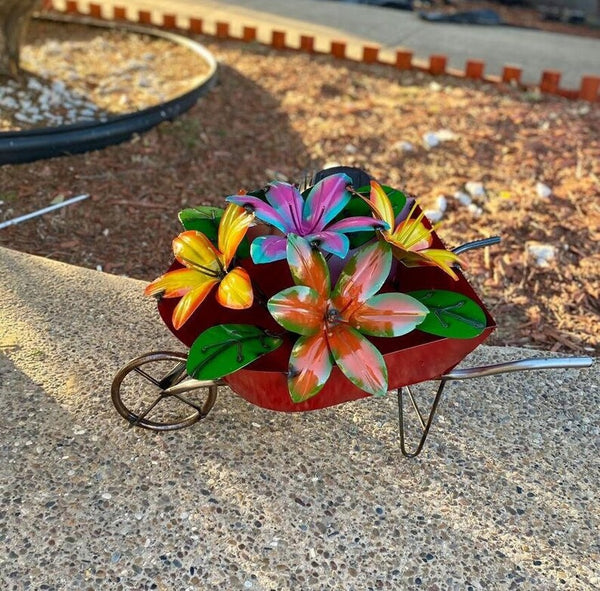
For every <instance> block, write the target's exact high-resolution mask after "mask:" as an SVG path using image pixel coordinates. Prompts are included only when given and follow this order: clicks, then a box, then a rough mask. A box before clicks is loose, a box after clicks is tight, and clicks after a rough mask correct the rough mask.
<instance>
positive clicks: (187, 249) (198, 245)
mask: <svg viewBox="0 0 600 591" xmlns="http://www.w3.org/2000/svg"><path fill="white" fill-rule="evenodd" d="M173 254H174V255H175V258H176V259H177V261H178V262H179V263H181V264H182V265H185V266H186V267H188V268H190V269H197V270H199V271H202V272H204V273H208V274H218V273H219V272H220V270H221V267H222V263H221V256H220V253H219V251H218V250H217V249H216V248H215V247H214V246H213V244H212V243H211V241H210V240H209V239H208V238H207V237H206V236H205V235H204V234H202V233H201V232H196V231H195V230H188V231H187V232H182V233H181V234H179V236H177V237H176V238H175V239H174V240H173Z"/></svg>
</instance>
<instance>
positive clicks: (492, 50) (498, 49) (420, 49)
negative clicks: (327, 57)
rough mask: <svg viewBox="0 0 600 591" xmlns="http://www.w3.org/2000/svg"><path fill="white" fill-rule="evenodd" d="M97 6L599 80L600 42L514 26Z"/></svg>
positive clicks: (274, 3)
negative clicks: (405, 49) (149, 12)
mask: <svg viewBox="0 0 600 591" xmlns="http://www.w3.org/2000/svg"><path fill="white" fill-rule="evenodd" d="M54 3H55V5H56V6H62V5H64V3H65V2H64V0H55V2H54ZM82 4H84V5H85V4H86V2H82ZM98 4H100V5H101V6H102V7H103V9H104V10H105V14H106V16H109V15H112V7H113V6H114V5H115V4H116V5H125V6H126V7H127V10H128V12H129V14H130V15H131V18H135V16H136V15H137V11H138V10H140V9H142V10H150V11H151V12H152V13H153V15H154V17H155V22H157V23H159V22H162V21H161V17H162V14H163V13H170V14H176V15H177V16H178V18H179V21H180V25H182V26H187V21H188V19H189V17H196V18H202V19H203V21H204V23H205V25H206V27H207V30H209V31H212V30H214V27H215V23H216V22H218V21H222V22H227V23H230V24H231V27H232V31H233V32H234V34H236V35H237V36H240V37H241V31H242V27H243V26H254V27H257V29H258V33H259V39H261V40H263V41H265V42H270V39H271V37H270V35H271V31H272V30H273V29H281V30H284V31H286V33H287V34H288V40H289V41H290V42H291V43H293V44H295V45H299V41H298V39H299V36H300V35H301V34H307V35H314V36H315V37H316V38H317V47H318V49H320V50H323V51H328V50H329V48H330V44H331V41H333V40H340V39H341V40H345V41H347V42H348V47H349V55H351V56H352V57H359V56H360V55H361V51H362V46H363V45H364V44H365V43H368V44H373V43H376V44H379V45H381V46H382V48H383V51H382V56H383V57H384V58H386V59H389V61H392V62H393V53H394V52H395V50H396V49H399V48H408V49H411V50H413V51H414V54H415V58H417V59H418V60H420V61H422V62H424V63H426V62H427V61H428V59H429V56H430V55H432V54H444V55H447V56H448V65H449V67H451V68H455V69H458V70H463V69H464V66H465V62H466V61H467V60H468V59H479V60H483V61H484V62H485V64H486V68H485V73H486V74H490V75H500V74H501V72H502V68H503V67H504V66H505V65H516V66H519V67H521V68H522V69H523V78H522V80H523V82H525V83H528V84H537V83H539V82H540V78H541V73H542V71H544V70H559V71H561V72H562V74H563V76H562V82H561V86H562V87H563V88H572V89H577V88H579V85H580V82H581V77H582V76H584V75H595V76H598V75H600V40H598V39H591V38H585V37H577V36H574V35H564V34H559V33H550V32H544V31H535V30H529V29H519V28H512V27H493V26H492V27H490V26H471V25H456V24H434V23H428V22H425V21H422V20H421V19H419V17H418V15H417V14H416V13H412V12H405V11H401V10H394V9H389V8H378V7H373V6H366V5H360V4H345V3H341V2H329V1H323V0H295V1H294V2H284V1H281V0H245V1H244V2H241V1H240V0H221V1H217V0H169V2H165V1H164V0H133V1H132V2H121V3H120V2H118V1H116V0H111V1H107V0H100V1H99V2H98ZM386 50H387V52H386Z"/></svg>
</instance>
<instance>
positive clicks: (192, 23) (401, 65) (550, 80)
mask: <svg viewBox="0 0 600 591" xmlns="http://www.w3.org/2000/svg"><path fill="white" fill-rule="evenodd" d="M83 4H87V6H88V10H87V11H85V10H84V9H83V8H82V6H81V5H83ZM41 8H42V11H53V10H56V11H57V12H58V10H57V9H56V8H55V7H54V5H53V2H52V0H43V2H42V6H41ZM63 12H66V13H68V14H75V15H77V14H79V15H85V16H89V17H92V18H97V19H101V18H103V15H102V7H101V5H100V4H98V3H93V2H89V3H84V2H81V1H79V0H67V1H66V3H65V8H64V11H63ZM104 18H107V17H106V16H104ZM111 18H112V20H114V21H129V22H135V23H139V24H143V25H152V26H156V27H158V28H164V29H178V28H179V30H180V31H185V30H186V29H184V28H183V27H181V26H180V27H178V24H177V22H178V16H177V15H176V14H172V13H165V14H161V15H160V18H159V20H158V22H153V20H152V13H151V12H150V11H148V10H138V11H137V14H136V18H134V19H131V18H128V17H127V10H126V6H119V5H113V7H112V17H111ZM182 20H185V19H182ZM188 21H189V25H188V27H187V32H189V33H192V34H195V35H200V34H202V35H209V34H210V33H208V32H207V31H206V30H205V28H204V22H203V20H202V19H201V18H195V17H190V18H189V19H188ZM231 31H232V27H231V26H230V23H227V22H217V23H215V27H214V32H213V33H212V35H213V36H215V37H218V38H220V39H233V40H238V41H245V42H256V41H257V39H258V34H257V29H256V27H249V26H245V27H243V30H242V34H241V36H236V35H233V34H232V32H231ZM287 38H288V36H287V34H286V31H283V30H280V29H278V30H272V31H271V37H270V43H268V45H270V46H271V47H273V48H274V49H277V50H286V49H287V50H295V51H301V52H303V53H311V54H315V53H320V54H329V55H332V56H333V57H335V58H338V59H349V60H351V59H352V58H350V57H348V55H347V46H348V42H347V41H344V40H335V41H331V43H330V47H329V50H328V51H325V52H317V50H316V49H315V38H314V37H313V36H310V35H301V36H300V44H299V46H291V45H289V43H288V41H287ZM360 60H361V61H362V62H364V63H365V64H380V65H384V66H391V67H394V68H396V69H398V70H419V71H422V72H427V73H429V74H431V75H433V76H438V75H446V76H453V77H457V78H465V79H469V80H480V81H483V82H486V83H490V84H497V85H503V84H513V85H517V86H520V87H521V88H539V90H540V91H541V92H543V93H545V94H553V95H557V96H562V97H565V98H568V99H573V100H584V101H588V102H592V103H593V102H600V76H583V77H582V78H581V83H580V86H579V88H578V89H565V88H562V87H561V86H560V80H561V76H562V73H561V72H559V71H557V70H544V71H543V72H542V73H541V75H540V82H539V84H533V85H524V84H523V83H522V82H521V76H522V74H523V71H522V69H521V68H519V67H518V66H512V65H505V66H504V67H503V69H502V74H501V75H500V76H486V75H484V70H485V62H483V61H482V60H476V59H470V60H467V62H466V64H465V69H464V71H462V70H461V71H458V70H451V69H449V68H448V66H447V64H448V56H446V55H443V54H435V55H431V56H429V64H428V65H417V64H415V63H414V60H413V51H412V50H410V49H402V50H398V51H397V52H396V56H395V61H394V62H388V61H383V60H381V58H380V48H379V47H377V46H375V45H364V46H363V47H362V56H361V58H360Z"/></svg>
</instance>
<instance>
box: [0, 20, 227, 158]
mask: <svg viewBox="0 0 600 591" xmlns="http://www.w3.org/2000/svg"><path fill="white" fill-rule="evenodd" d="M61 20H63V19H61ZM65 20H66V19H65ZM71 22H78V23H82V24H88V25H91V26H99V27H111V28H115V26H114V25H110V24H109V25H107V24H105V23H101V22H97V21H88V20H87V19H78V20H77V21H71ZM120 28H124V29H126V30H127V31H128V32H132V33H138V34H144V35H153V36H155V37H161V38H163V39H168V40H169V41H173V42H175V43H179V44H180V45H184V46H186V47H188V48H189V49H191V50H192V51H194V52H196V53H197V54H198V55H200V56H201V57H202V58H203V59H205V60H206V62H207V63H208V65H209V67H210V70H209V72H208V74H207V75H206V76H203V77H202V79H201V80H200V81H199V83H198V84H197V85H196V86H195V87H194V88H192V90H189V91H188V92H186V93H184V94H182V95H180V96H178V97H176V98H174V99H171V100H169V101H166V102H164V103H160V104H158V105H155V106H153V107H148V108H147V109H142V110H140V111H136V112H134V113H127V114H125V115H116V116H114V117H109V118H108V119H105V120H103V121H98V120H94V121H89V122H84V123H75V124H71V125H63V126H59V127H44V128H40V129H28V130H24V131H16V132H13V131H8V132H0V164H19V163H24V162H33V161H35V160H40V159H43V158H52V157H55V156H67V155H69V154H79V153H82V152H89V151H90V150H98V149H100V148H105V147H106V146H111V145H113V144H118V143H120V142H123V141H125V140H127V139H129V138H131V137H132V136H133V135H134V134H135V133H143V132H145V131H148V130H149V129H151V128H152V127H154V126H156V125H158V124H159V123H161V122H162V121H168V120H172V119H175V117H177V116H179V115H181V114H182V113H185V111H187V110H188V109H190V108H191V107H192V106H193V105H194V104H195V103H196V101H197V100H198V98H200V96H202V95H203V94H205V93H206V92H207V91H208V90H210V88H212V87H213V86H214V84H215V82H216V74H217V63H216V60H215V59H214V57H213V55H212V54H211V53H210V52H209V51H208V50H207V49H206V48H204V47H203V46H202V45H200V44H199V43H196V42H194V41H192V40H191V39H188V38H186V37H182V36H181V35H175V34H173V33H167V32H164V31H157V30H155V29H148V28H144V27H136V26H120Z"/></svg>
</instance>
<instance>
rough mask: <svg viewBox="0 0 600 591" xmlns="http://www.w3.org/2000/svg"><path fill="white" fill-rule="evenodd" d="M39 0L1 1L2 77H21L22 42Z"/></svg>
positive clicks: (0, 68)
mask: <svg viewBox="0 0 600 591" xmlns="http://www.w3.org/2000/svg"><path fill="white" fill-rule="evenodd" d="M37 3H38V0H0V76H10V77H13V78H15V77H17V76H18V75H19V54H20V50H21V42H22V41H23V36H24V34H25V31H26V29H27V24H28V22H29V19H30V18H31V13H32V12H33V8H34V6H35V5H36V4H37Z"/></svg>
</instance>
